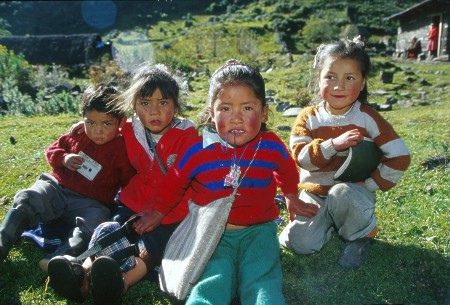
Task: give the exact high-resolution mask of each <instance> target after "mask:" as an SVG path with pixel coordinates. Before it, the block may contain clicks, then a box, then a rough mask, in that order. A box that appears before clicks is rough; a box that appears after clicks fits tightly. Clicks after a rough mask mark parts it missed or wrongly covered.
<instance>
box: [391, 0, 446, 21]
mask: <svg viewBox="0 0 450 305" xmlns="http://www.w3.org/2000/svg"><path fill="white" fill-rule="evenodd" d="M440 5H444V6H445V7H446V8H447V9H449V8H450V0H425V1H422V2H419V3H417V4H415V5H413V6H411V7H409V8H407V9H406V10H403V11H401V12H398V13H395V14H393V15H391V16H389V17H386V18H385V19H386V20H390V19H400V18H405V17H410V16H414V15H417V14H423V11H424V10H428V9H438V10H441V9H443V8H444V7H441V6H440ZM441 11H442V10H441Z"/></svg>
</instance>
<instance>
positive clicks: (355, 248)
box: [338, 237, 372, 269]
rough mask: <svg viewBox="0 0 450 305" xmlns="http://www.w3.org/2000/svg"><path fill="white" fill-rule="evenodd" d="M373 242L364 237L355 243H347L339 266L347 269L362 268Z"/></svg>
mask: <svg viewBox="0 0 450 305" xmlns="http://www.w3.org/2000/svg"><path fill="white" fill-rule="evenodd" d="M371 240H372V239H371V238H367V237H364V238H359V239H356V240H354V241H347V243H346V244H345V248H344V251H343V252H342V255H341V257H340V258H339V260H338V264H339V265H340V266H341V267H343V268H346V269H358V268H359V267H361V265H362V264H363V263H364V260H365V258H366V255H367V253H368V251H369V247H370V242H371Z"/></svg>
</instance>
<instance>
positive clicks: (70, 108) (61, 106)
mask: <svg viewBox="0 0 450 305" xmlns="http://www.w3.org/2000/svg"><path fill="white" fill-rule="evenodd" d="M36 100H37V104H38V105H39V113H45V114H48V115H56V114H61V113H80V97H79V96H76V97H74V96H72V94H70V92H61V93H57V94H51V95H47V94H45V92H43V91H40V92H39V93H38V96H37V98H36Z"/></svg>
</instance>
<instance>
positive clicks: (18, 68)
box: [0, 45, 33, 90]
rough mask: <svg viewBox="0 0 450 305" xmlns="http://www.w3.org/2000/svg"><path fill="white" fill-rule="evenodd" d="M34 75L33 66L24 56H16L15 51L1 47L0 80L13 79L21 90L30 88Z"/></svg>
mask: <svg viewBox="0 0 450 305" xmlns="http://www.w3.org/2000/svg"><path fill="white" fill-rule="evenodd" d="M32 73H33V70H32V66H31V65H30V64H29V63H28V62H27V61H26V60H25V57H24V56H23V54H19V55H16V54H14V51H12V50H8V49H7V48H6V47H5V46H2V45H0V79H5V78H7V77H12V78H13V79H14V82H15V84H16V86H18V87H19V90H20V89H21V88H26V87H28V86H29V84H30V81H31V79H32Z"/></svg>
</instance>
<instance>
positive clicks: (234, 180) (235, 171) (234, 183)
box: [224, 164, 241, 188]
mask: <svg viewBox="0 0 450 305" xmlns="http://www.w3.org/2000/svg"><path fill="white" fill-rule="evenodd" d="M240 176H241V168H240V167H239V166H238V165H237V164H233V165H232V166H231V168H230V172H229V173H228V174H227V175H226V176H225V181H224V186H225V187H227V186H231V187H233V188H237V187H238V186H239V177H240Z"/></svg>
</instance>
